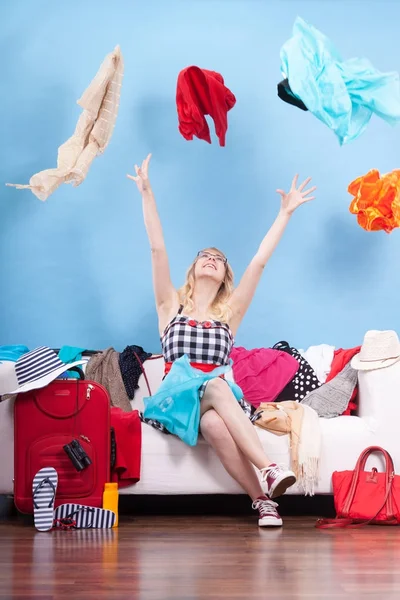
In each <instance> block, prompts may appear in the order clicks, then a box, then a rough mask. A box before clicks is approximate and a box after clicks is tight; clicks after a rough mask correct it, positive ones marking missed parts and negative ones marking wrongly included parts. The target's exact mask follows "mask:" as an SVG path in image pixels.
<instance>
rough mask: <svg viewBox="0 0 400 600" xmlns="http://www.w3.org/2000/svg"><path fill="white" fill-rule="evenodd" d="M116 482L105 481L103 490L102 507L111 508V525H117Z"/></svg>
mask: <svg viewBox="0 0 400 600" xmlns="http://www.w3.org/2000/svg"><path fill="white" fill-rule="evenodd" d="M118 498H119V496H118V483H105V484H104V492H103V508H105V509H107V510H112V511H113V512H114V513H115V515H116V518H115V523H114V525H113V527H118Z"/></svg>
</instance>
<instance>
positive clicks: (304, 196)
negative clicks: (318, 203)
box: [276, 175, 317, 215]
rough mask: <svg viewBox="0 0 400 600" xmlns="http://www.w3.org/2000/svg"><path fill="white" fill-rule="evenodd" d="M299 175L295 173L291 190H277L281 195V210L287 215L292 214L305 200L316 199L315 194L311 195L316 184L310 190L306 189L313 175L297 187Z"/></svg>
mask: <svg viewBox="0 0 400 600" xmlns="http://www.w3.org/2000/svg"><path fill="white" fill-rule="evenodd" d="M298 178H299V176H298V175H295V176H294V177H293V181H292V187H291V188H290V190H289V192H288V193H286V192H284V191H283V190H276V191H277V192H278V194H279V195H280V196H281V198H282V200H281V211H282V212H283V213H285V214H287V215H291V214H292V213H293V212H294V211H295V210H296V208H297V207H299V206H300V205H301V204H304V203H305V202H309V201H310V200H314V198H315V196H310V194H312V192H313V191H314V190H316V189H317V188H316V186H315V185H314V186H312V187H310V188H309V189H308V190H305V191H303V190H304V188H305V187H306V185H308V184H309V183H310V181H311V177H307V179H306V180H305V181H303V183H302V184H300V185H299V187H297V180H298Z"/></svg>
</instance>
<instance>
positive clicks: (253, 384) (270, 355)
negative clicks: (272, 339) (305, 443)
mask: <svg viewBox="0 0 400 600" xmlns="http://www.w3.org/2000/svg"><path fill="white" fill-rule="evenodd" d="M230 356H231V358H232V360H233V375H234V379H235V382H236V383H237V384H238V386H240V388H241V389H242V391H243V395H244V397H245V399H246V400H247V402H250V403H251V404H252V405H253V406H255V407H256V408H257V407H258V406H259V405H260V404H261V402H273V401H274V400H275V399H276V398H277V397H278V396H279V394H280V393H281V391H282V390H283V388H284V387H285V386H286V385H287V384H288V383H289V381H291V380H292V379H293V377H294V376H295V374H296V373H297V371H298V369H299V363H298V362H297V360H296V359H295V358H294V357H293V356H291V355H290V354H288V353H287V352H282V351H280V350H274V349H272V348H255V349H253V350H246V349H245V348H241V347H237V348H233V349H232V352H231V355H230Z"/></svg>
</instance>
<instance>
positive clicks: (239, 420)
mask: <svg viewBox="0 0 400 600" xmlns="http://www.w3.org/2000/svg"><path fill="white" fill-rule="evenodd" d="M150 158H151V155H150V154H149V156H148V157H147V158H146V159H145V160H144V161H143V163H142V166H141V167H140V168H139V167H138V166H137V165H135V171H136V175H128V176H127V177H128V178H129V179H132V180H133V181H135V182H136V184H137V187H138V189H139V192H140V193H141V195H142V200H143V214H144V223H145V226H146V230H147V234H148V237H149V241H150V247H151V256H152V269H153V285H154V294H155V301H156V307H157V314H158V322H159V330H160V335H161V343H162V349H163V354H164V358H165V361H166V373H167V372H168V371H169V369H170V367H171V364H173V362H174V361H175V360H177V359H178V358H181V357H182V356H183V355H185V354H186V355H187V356H188V359H189V360H190V362H191V364H192V366H194V367H196V368H199V369H201V370H210V369H213V368H216V367H220V366H221V365H227V364H228V362H229V354H230V351H231V348H232V346H233V340H234V337H235V335H236V332H237V330H238V327H239V325H240V323H241V321H242V319H243V317H244V315H245V313H246V311H247V309H248V308H249V305H250V302H251V300H252V298H253V296H254V292H255V290H256V287H257V285H258V282H259V281H260V278H261V274H262V272H263V270H264V267H265V265H266V263H267V261H268V260H269V258H270V257H271V255H272V253H273V251H274V250H275V248H276V246H277V244H278V242H279V240H280V238H281V237H282V234H283V232H284V230H285V228H286V225H287V224H288V222H289V219H290V217H291V215H292V214H293V212H294V211H295V210H296V208H297V207H298V206H300V205H301V204H304V203H305V202H308V201H310V200H313V197H312V196H310V194H311V193H312V192H313V191H314V190H315V189H316V188H315V187H311V188H309V189H307V190H305V188H306V186H307V184H308V183H309V182H310V179H311V178H308V179H306V180H305V181H304V182H303V183H302V184H301V185H299V186H298V187H297V178H298V176H297V175H296V176H295V177H294V179H293V182H292V186H291V188H290V190H289V192H288V193H285V192H284V191H283V190H277V192H278V194H280V196H281V208H280V211H279V213H278V216H277V218H276V220H275V222H274V223H273V225H272V227H271V228H270V230H269V231H268V233H267V234H266V236H265V237H264V239H263V241H262V242H261V244H260V247H259V249H258V251H257V253H256V254H255V256H254V257H253V259H252V260H251V262H250V264H249V266H248V267H247V269H246V271H245V273H244V275H243V277H242V279H241V281H240V283H239V285H238V286H237V287H236V288H233V273H232V269H231V267H230V265H229V263H228V261H227V258H226V257H225V255H224V254H223V253H222V252H220V251H219V250H217V249H216V248H207V249H205V250H201V251H200V252H199V253H198V255H197V256H196V258H195V260H194V262H193V263H192V265H191V266H190V268H189V270H188V273H187V279H186V283H185V285H184V286H183V288H182V289H180V290H176V289H175V288H174V286H173V285H172V282H171V278H170V270H169V263H168V256H167V251H166V248H165V243H164V237H163V231H162V227H161V222H160V219H159V216H158V212H157V207H156V202H155V199H154V195H153V192H152V189H151V185H150V181H149V177H148V169H149V162H150ZM207 366H208V368H207ZM199 396H200V415H201V420H200V431H201V433H202V435H203V437H204V438H205V439H206V440H207V442H208V443H209V444H211V446H212V447H213V448H214V450H215V452H216V453H217V455H218V457H219V458H220V460H221V462H222V464H223V465H224V467H225V469H226V470H227V471H228V473H229V474H230V475H231V477H233V478H234V479H235V480H236V481H237V482H238V483H239V485H240V486H241V487H242V488H243V489H244V490H245V491H246V492H247V494H248V495H249V496H250V498H251V499H252V500H253V508H254V509H256V510H258V511H259V521H258V523H259V525H260V526H280V525H282V519H281V518H280V516H279V514H278V511H277V506H278V505H277V504H276V503H275V502H273V500H272V498H276V497H277V496H279V495H281V494H283V493H284V492H285V491H286V489H287V488H288V487H290V486H291V485H293V484H294V483H295V481H296V478H295V475H294V473H293V472H292V471H289V470H283V469H281V468H280V467H279V466H277V465H276V464H273V463H271V461H270V460H269V459H268V457H267V456H266V454H265V452H264V450H263V447H262V445H261V442H260V440H259V438H258V435H257V432H256V430H255V427H254V425H253V424H252V423H251V421H250V420H249V419H248V417H247V416H246V414H245V412H244V411H243V410H242V408H241V407H240V405H239V403H238V401H237V400H236V398H235V396H234V395H233V393H232V391H231V388H230V387H229V385H227V382H226V381H224V380H223V379H222V378H221V377H215V378H213V379H211V380H210V381H209V382H208V383H207V384H205V385H203V386H202V388H201V389H200V393H199ZM253 465H254V466H253ZM254 467H256V469H258V470H259V472H260V474H261V482H260V478H259V477H258V475H257V473H256V470H255V469H254ZM261 484H264V486H265V493H264V491H263V489H262V487H261Z"/></svg>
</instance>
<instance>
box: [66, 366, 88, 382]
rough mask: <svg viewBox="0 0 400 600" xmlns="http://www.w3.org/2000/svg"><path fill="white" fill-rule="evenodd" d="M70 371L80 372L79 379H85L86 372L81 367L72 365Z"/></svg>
mask: <svg viewBox="0 0 400 600" xmlns="http://www.w3.org/2000/svg"><path fill="white" fill-rule="evenodd" d="M68 371H74V373H78V375H79V379H80V380H81V381H83V380H84V379H85V373H84V372H83V371H82V369H81V368H80V367H71V368H70V369H68Z"/></svg>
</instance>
